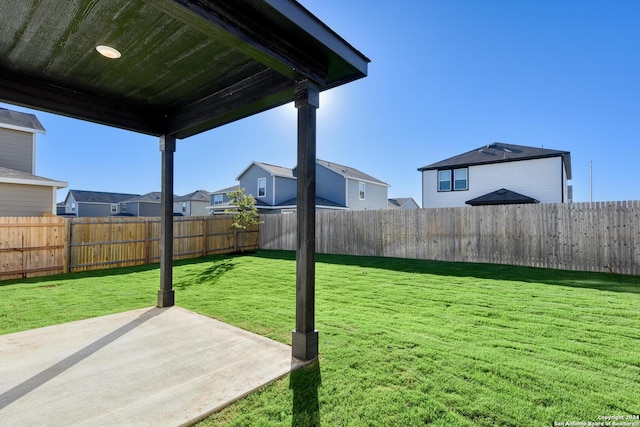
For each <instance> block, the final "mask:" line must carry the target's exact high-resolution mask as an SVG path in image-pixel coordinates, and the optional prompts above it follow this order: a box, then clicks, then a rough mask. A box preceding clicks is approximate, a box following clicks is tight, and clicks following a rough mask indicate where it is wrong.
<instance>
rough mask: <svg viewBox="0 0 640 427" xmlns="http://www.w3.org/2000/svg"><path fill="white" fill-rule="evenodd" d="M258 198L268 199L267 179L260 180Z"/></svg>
mask: <svg viewBox="0 0 640 427" xmlns="http://www.w3.org/2000/svg"><path fill="white" fill-rule="evenodd" d="M258 197H267V178H258Z"/></svg>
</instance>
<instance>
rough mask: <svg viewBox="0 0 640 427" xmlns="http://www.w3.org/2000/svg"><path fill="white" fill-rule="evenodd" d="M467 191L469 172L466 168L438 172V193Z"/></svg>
mask: <svg viewBox="0 0 640 427" xmlns="http://www.w3.org/2000/svg"><path fill="white" fill-rule="evenodd" d="M468 189H469V170H468V169H467V168H459V169H443V170H439V171H438V191H463V190H468Z"/></svg>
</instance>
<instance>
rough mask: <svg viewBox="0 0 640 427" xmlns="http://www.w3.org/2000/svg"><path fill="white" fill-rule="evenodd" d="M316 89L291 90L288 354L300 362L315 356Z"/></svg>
mask: <svg viewBox="0 0 640 427" xmlns="http://www.w3.org/2000/svg"><path fill="white" fill-rule="evenodd" d="M319 98H320V92H319V89H318V86H317V85H316V84H315V83H313V82H311V81H309V80H303V81H301V82H298V83H297V84H296V87H295V107H296V108H297V109H298V176H297V178H298V179H297V181H298V184H297V185H298V188H297V196H298V199H297V200H298V203H297V219H298V242H297V247H296V329H295V331H293V335H292V355H293V357H295V358H297V359H300V360H313V359H315V358H317V357H318V331H316V330H315V279H316V272H315V263H316V109H317V108H318V107H319Z"/></svg>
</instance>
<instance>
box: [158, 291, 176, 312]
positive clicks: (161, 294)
mask: <svg viewBox="0 0 640 427" xmlns="http://www.w3.org/2000/svg"><path fill="white" fill-rule="evenodd" d="M175 303H176V296H175V291H174V290H173V289H171V290H168V291H165V290H162V289H160V290H159V291H158V307H160V308H162V307H171V306H173V305H175Z"/></svg>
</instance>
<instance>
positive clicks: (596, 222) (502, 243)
mask: <svg viewBox="0 0 640 427" xmlns="http://www.w3.org/2000/svg"><path fill="white" fill-rule="evenodd" d="M260 220H261V221H263V224H262V225H261V227H260V248H261V249H280V250H294V249H295V245H296V217H295V215H290V214H285V215H261V216H260ZM316 248H317V251H318V252H320V253H328V254H344V255H347V254H348V255H365V256H385V257H397V258H413V259H429V260H438V261H454V262H481V263H490V264H510V265H522V266H530V267H543V268H553V269H562V270H582V271H600V272H602V271H608V272H613V273H617V274H634V275H640V202H639V201H624V202H586V203H557V204H529V205H498V206H477V207H471V206H470V207H459V208H429V209H406V210H400V209H386V210H377V211H347V212H343V211H333V212H331V211H325V212H318V213H317V214H316Z"/></svg>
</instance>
